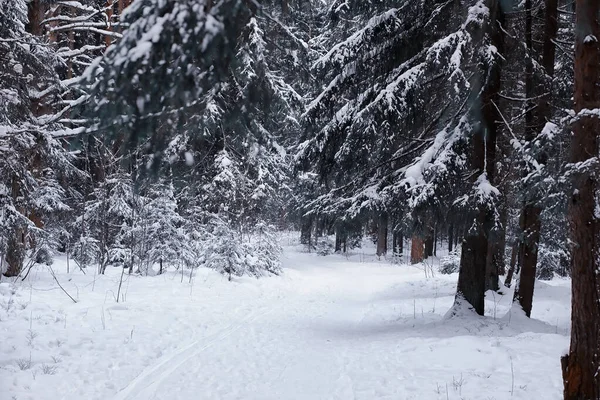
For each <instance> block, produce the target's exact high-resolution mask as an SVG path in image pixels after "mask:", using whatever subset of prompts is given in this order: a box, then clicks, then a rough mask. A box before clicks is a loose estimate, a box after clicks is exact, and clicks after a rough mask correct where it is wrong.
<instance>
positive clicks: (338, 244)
mask: <svg viewBox="0 0 600 400" xmlns="http://www.w3.org/2000/svg"><path fill="white" fill-rule="evenodd" d="M345 236H346V234H345V231H344V229H343V228H342V227H340V226H337V227H336V228H335V252H336V253H337V252H341V251H342V247H345V246H344V243H345V242H346V238H345ZM343 251H344V253H345V252H346V250H345V249H344V250H343Z"/></svg>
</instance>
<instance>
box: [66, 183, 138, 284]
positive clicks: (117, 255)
mask: <svg viewBox="0 0 600 400" xmlns="http://www.w3.org/2000/svg"><path fill="white" fill-rule="evenodd" d="M138 202H139V198H138V197H137V196H136V194H135V193H134V187H133V181H132V180H131V177H130V176H129V175H128V174H125V173H122V172H117V173H115V174H112V175H109V176H108V177H107V178H106V179H105V180H104V181H102V182H101V183H100V184H99V185H98V187H96V188H94V190H93V192H92V193H91V195H90V196H89V198H88V199H87V200H86V201H85V204H84V207H83V212H82V214H81V215H80V216H79V217H78V218H77V219H76V220H75V222H74V224H73V226H72V230H73V232H74V233H75V234H74V238H75V240H76V241H75V245H76V246H75V248H74V250H73V256H74V258H75V259H76V260H78V262H79V263H80V264H81V265H88V262H89V260H90V258H91V255H93V254H95V255H96V256H97V257H96V259H95V260H94V263H95V264H97V265H98V272H99V273H101V274H103V273H104V272H105V271H106V267H107V266H108V265H109V264H111V263H116V264H123V263H126V262H130V259H129V258H128V257H130V256H131V249H132V246H133V242H134V240H132V236H131V229H133V224H134V218H136V213H138V212H139V206H138V205H137V204H138ZM87 244H92V246H93V249H86V248H85V246H86V245H87ZM96 248H97V251H96V250H95V249H96Z"/></svg>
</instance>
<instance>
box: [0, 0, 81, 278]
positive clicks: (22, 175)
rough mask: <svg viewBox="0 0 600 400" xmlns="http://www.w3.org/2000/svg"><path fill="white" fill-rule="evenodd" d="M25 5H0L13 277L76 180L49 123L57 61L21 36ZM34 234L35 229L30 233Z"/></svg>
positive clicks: (3, 145)
mask: <svg viewBox="0 0 600 400" xmlns="http://www.w3.org/2000/svg"><path fill="white" fill-rule="evenodd" d="M27 22H28V17H27V3H26V2H25V1H21V0H18V1H16V2H10V4H9V2H7V1H2V2H1V3H0V38H1V39H0V58H1V59H2V60H3V62H2V63H1V65H0V187H1V188H2V189H1V191H2V193H3V194H2V198H3V200H2V207H3V210H2V213H3V214H4V216H5V217H6V218H3V222H2V223H3V225H4V226H3V228H4V229H1V232H0V236H1V240H0V242H2V243H4V248H3V251H2V257H3V258H4V259H5V261H6V263H5V265H6V266H7V269H6V271H4V272H5V274H6V275H9V276H14V275H17V274H19V272H20V270H21V268H22V263H23V259H24V255H25V251H26V248H27V246H28V245H30V244H32V243H35V241H36V240H37V241H38V242H39V241H40V240H41V239H40V238H37V239H36V238H34V237H33V234H36V235H42V234H45V232H44V230H43V229H42V228H43V227H44V225H45V224H46V223H47V222H49V220H50V219H51V218H54V217H53V216H52V215H54V216H56V213H60V212H63V211H66V210H67V209H68V207H67V206H66V204H65V198H64V197H65V192H64V191H63V190H62V189H61V187H62V186H64V185H65V184H66V182H67V181H69V180H73V179H76V178H77V177H80V176H81V171H78V170H77V169H76V168H75V167H74V165H73V164H72V162H73V158H72V157H71V156H70V155H69V154H68V153H67V152H66V151H65V150H64V149H63V147H62V144H61V143H60V140H61V139H59V138H60V137H63V136H64V134H65V131H64V130H63V127H62V126H61V125H60V124H58V123H56V122H55V120H54V119H53V118H52V113H53V112H54V110H55V107H54V104H55V101H56V91H55V90H54V88H57V87H60V81H59V80H58V75H57V73H56V69H57V68H59V67H60V66H61V65H62V61H61V59H60V58H59V57H57V56H56V54H55V53H54V51H53V49H52V47H50V46H47V45H46V43H44V42H43V41H42V40H41V39H40V38H38V37H36V36H34V35H32V34H31V33H30V32H28V31H27V29H26V27H27V26H28V25H27ZM33 228H36V229H33Z"/></svg>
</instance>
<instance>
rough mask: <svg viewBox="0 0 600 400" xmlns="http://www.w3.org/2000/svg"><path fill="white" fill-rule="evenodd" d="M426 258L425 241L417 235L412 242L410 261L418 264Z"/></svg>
mask: <svg viewBox="0 0 600 400" xmlns="http://www.w3.org/2000/svg"><path fill="white" fill-rule="evenodd" d="M424 259H425V242H424V241H423V239H421V238H420V237H417V236H413V237H412V240H411V244H410V263H411V264H418V263H420V262H423V260H424Z"/></svg>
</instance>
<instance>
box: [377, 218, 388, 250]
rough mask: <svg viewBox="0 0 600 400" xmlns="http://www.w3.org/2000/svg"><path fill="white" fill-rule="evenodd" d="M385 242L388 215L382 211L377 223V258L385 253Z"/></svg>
mask: <svg viewBox="0 0 600 400" xmlns="http://www.w3.org/2000/svg"><path fill="white" fill-rule="evenodd" d="M387 240H388V215H387V213H386V212H385V211H382V212H381V213H380V214H379V218H378V221H377V256H379V257H381V256H383V255H385V254H386V253H387Z"/></svg>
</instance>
